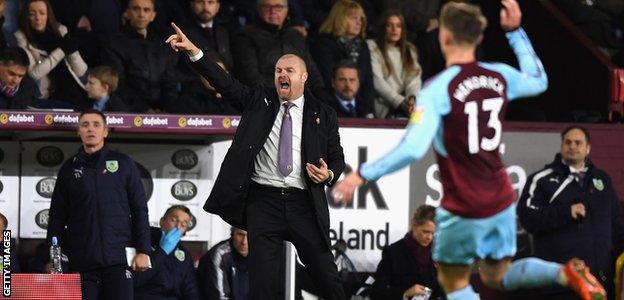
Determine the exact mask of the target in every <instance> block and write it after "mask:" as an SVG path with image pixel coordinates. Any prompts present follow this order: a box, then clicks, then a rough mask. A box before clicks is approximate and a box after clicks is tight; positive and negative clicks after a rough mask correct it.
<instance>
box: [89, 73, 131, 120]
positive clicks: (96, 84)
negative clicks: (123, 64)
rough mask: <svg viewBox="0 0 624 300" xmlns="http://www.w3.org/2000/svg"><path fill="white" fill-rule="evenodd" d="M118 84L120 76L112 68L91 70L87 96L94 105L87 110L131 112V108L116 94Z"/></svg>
mask: <svg viewBox="0 0 624 300" xmlns="http://www.w3.org/2000/svg"><path fill="white" fill-rule="evenodd" d="M118 82H119V76H117V72H115V70H113V69H112V68H111V67H108V66H99V67H95V68H93V69H91V70H90V71H89V76H88V77H87V94H88V95H89V99H90V100H92V102H93V103H91V105H90V107H85V108H92V109H95V110H99V111H130V107H129V106H128V105H126V103H124V102H123V101H122V100H121V98H120V97H119V96H118V95H117V93H115V91H116V90H117V84H118Z"/></svg>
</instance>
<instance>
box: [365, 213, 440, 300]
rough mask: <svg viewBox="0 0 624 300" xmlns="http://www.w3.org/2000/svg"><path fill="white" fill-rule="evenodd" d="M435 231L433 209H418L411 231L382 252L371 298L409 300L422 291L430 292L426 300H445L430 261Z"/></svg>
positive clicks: (413, 218) (422, 292) (434, 268)
mask: <svg viewBox="0 0 624 300" xmlns="http://www.w3.org/2000/svg"><path fill="white" fill-rule="evenodd" d="M435 228H436V225H435V207H433V206H429V205H421V206H420V207H418V208H417V209H416V212H415V213H414V216H413V217H412V221H411V225H410V231H409V232H408V233H407V234H406V235H405V237H403V238H402V239H401V240H399V241H397V242H395V243H394V244H392V245H390V246H388V247H386V248H385V249H384V250H383V252H382V254H381V261H380V262H379V265H378V266H377V271H376V272H375V282H374V283H373V286H372V287H371V299H373V300H375V299H379V300H401V299H411V298H412V297H414V296H417V295H422V294H424V293H425V288H428V289H430V290H431V292H432V293H431V297H430V298H429V299H432V300H433V299H444V292H443V291H442V288H441V287H440V286H439V285H438V281H437V279H436V276H437V275H436V267H435V265H434V263H433V260H432V258H431V249H432V246H433V245H432V241H433V234H434V232H435Z"/></svg>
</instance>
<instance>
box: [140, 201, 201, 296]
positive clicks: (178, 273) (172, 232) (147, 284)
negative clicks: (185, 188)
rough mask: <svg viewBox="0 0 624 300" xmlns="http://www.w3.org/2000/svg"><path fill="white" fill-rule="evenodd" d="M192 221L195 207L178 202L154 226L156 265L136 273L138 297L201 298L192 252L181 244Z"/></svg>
mask: <svg viewBox="0 0 624 300" xmlns="http://www.w3.org/2000/svg"><path fill="white" fill-rule="evenodd" d="M190 222H191V211H190V210H189V209H188V208H187V207H186V206H184V205H174V206H171V207H169V208H168V209H167V211H166V212H165V215H164V216H163V217H162V218H160V228H155V227H152V228H151V237H152V249H153V250H152V254H150V259H151V262H152V268H151V269H148V270H147V271H145V272H141V273H136V274H135V276H134V299H135V300H137V299H149V300H152V299H184V300H187V299H188V300H193V299H199V290H198V289H197V280H196V278H195V268H194V266H193V259H192V257H191V253H190V252H188V251H187V250H186V249H184V248H183V247H182V245H180V238H182V236H184V234H186V231H187V230H188V228H189V224H190Z"/></svg>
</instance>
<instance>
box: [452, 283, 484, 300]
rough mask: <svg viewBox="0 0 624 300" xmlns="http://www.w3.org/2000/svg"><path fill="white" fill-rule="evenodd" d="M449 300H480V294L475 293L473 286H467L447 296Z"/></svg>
mask: <svg viewBox="0 0 624 300" xmlns="http://www.w3.org/2000/svg"><path fill="white" fill-rule="evenodd" d="M446 299H448V300H479V294H477V293H475V291H474V290H473V289H472V286H471V285H467V286H466V287H465V288H463V289H461V290H458V291H454V292H452V293H450V294H447V295H446Z"/></svg>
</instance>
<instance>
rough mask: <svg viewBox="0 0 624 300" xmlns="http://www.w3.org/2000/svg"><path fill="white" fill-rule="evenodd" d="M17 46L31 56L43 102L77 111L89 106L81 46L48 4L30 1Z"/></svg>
mask: <svg viewBox="0 0 624 300" xmlns="http://www.w3.org/2000/svg"><path fill="white" fill-rule="evenodd" d="M18 27H19V30H18V31H17V32H15V38H16V40H17V45H18V46H20V47H21V48H23V49H24V50H25V51H26V53H27V54H28V58H29V60H30V67H29V68H28V74H29V75H30V76H31V77H32V78H33V79H34V80H35V81H37V84H38V86H39V90H40V92H41V95H42V98H44V99H54V100H59V101H64V102H67V103H69V104H70V106H73V107H74V108H81V107H82V106H84V105H86V103H87V101H86V93H85V90H84V84H83V82H82V79H81V77H83V76H84V75H85V74H86V72H87V64H86V63H85V62H84V60H83V59H82V57H81V56H80V53H79V52H78V47H79V42H78V41H77V40H76V39H74V38H72V37H70V36H69V35H68V33H67V27H65V26H64V25H62V24H59V23H58V22H57V21H56V19H55V17H54V12H53V11H52V7H51V6H50V3H49V2H48V0H29V1H28V2H27V3H26V4H25V5H24V8H23V9H22V11H21V13H20V17H19V24H18Z"/></svg>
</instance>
